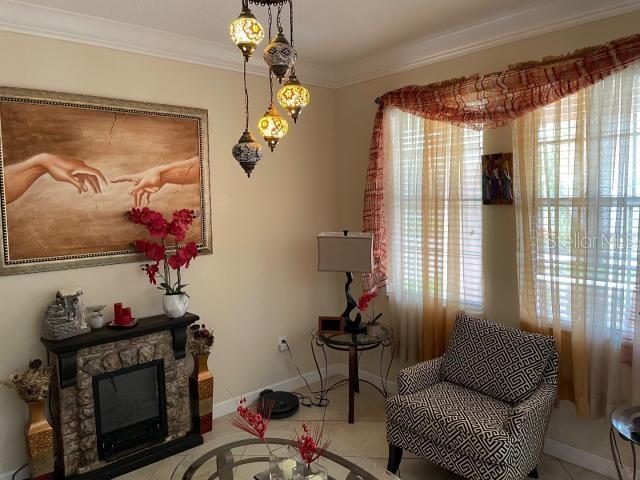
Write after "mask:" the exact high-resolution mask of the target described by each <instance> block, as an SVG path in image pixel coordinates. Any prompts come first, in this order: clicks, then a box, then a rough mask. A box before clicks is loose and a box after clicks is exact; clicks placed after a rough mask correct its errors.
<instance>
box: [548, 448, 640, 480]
mask: <svg viewBox="0 0 640 480" xmlns="http://www.w3.org/2000/svg"><path fill="white" fill-rule="evenodd" d="M544 453H546V454H547V455H550V456H552V457H555V458H557V459H559V460H564V461H565V462H569V463H573V464H574V465H578V466H579V467H582V468H584V469H586V470H591V471H592V472H595V473H599V474H600V475H602V476H604V477H607V478H612V479H614V480H616V479H617V478H618V474H617V472H616V466H615V464H614V463H613V460H611V459H609V458H604V457H601V456H600V455H596V454H594V453H590V452H587V451H585V450H580V449H578V448H575V447H572V446H571V445H567V444H566V443H562V442H559V441H558V440H554V439H553V438H547V439H546V440H545V442H544ZM639 474H640V472H639Z"/></svg>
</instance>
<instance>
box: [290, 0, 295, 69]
mask: <svg viewBox="0 0 640 480" xmlns="http://www.w3.org/2000/svg"><path fill="white" fill-rule="evenodd" d="M289 37H290V38H291V48H293V49H294V50H295V47H294V46H293V45H294V44H293V0H289ZM295 76H296V64H295V63H294V64H293V65H292V66H291V75H289V78H291V77H295Z"/></svg>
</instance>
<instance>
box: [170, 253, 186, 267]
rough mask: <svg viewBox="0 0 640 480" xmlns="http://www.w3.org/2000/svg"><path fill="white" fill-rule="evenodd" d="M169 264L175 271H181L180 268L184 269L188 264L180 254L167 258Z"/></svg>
mask: <svg viewBox="0 0 640 480" xmlns="http://www.w3.org/2000/svg"><path fill="white" fill-rule="evenodd" d="M167 263H168V264H169V266H170V267H171V268H173V269H174V270H177V269H179V268H180V267H184V265H185V264H186V263H187V262H186V260H185V259H184V258H182V257H181V256H180V255H179V254H178V253H176V254H174V255H171V256H170V257H169V258H167Z"/></svg>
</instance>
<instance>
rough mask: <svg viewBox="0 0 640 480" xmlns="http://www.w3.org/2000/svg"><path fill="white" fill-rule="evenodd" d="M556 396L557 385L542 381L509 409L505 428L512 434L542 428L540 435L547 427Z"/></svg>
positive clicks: (526, 432)
mask: <svg viewBox="0 0 640 480" xmlns="http://www.w3.org/2000/svg"><path fill="white" fill-rule="evenodd" d="M557 396H558V386H557V385H550V384H548V383H542V384H540V385H539V386H538V388H536V389H535V390H534V392H533V393H532V394H531V395H530V396H529V398H527V399H526V400H523V401H522V402H520V403H519V404H517V405H516V406H515V407H513V410H512V411H511V414H510V415H509V419H508V420H507V428H508V430H509V431H510V432H511V433H512V434H513V435H520V434H522V433H525V434H530V433H531V432H535V431H538V430H540V429H542V435H543V436H544V431H545V430H546V428H547V424H548V422H549V417H550V416H551V410H552V408H553V404H554V403H555V401H556V397H557Z"/></svg>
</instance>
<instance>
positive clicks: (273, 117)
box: [258, 103, 289, 152]
mask: <svg viewBox="0 0 640 480" xmlns="http://www.w3.org/2000/svg"><path fill="white" fill-rule="evenodd" d="M288 130H289V124H288V123H287V121H286V120H285V119H284V118H282V117H281V116H280V114H279V113H278V111H277V110H276V107H274V106H273V103H272V104H271V105H269V108H268V109H267V111H266V112H265V114H264V116H263V117H262V118H261V119H260V120H259V121H258V131H259V132H260V135H262V138H264V140H265V142H267V145H269V148H270V149H271V151H272V152H273V149H274V148H276V145H277V144H278V141H279V140H280V139H281V138H282V137H284V136H285V135H286V134H287V131H288Z"/></svg>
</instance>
